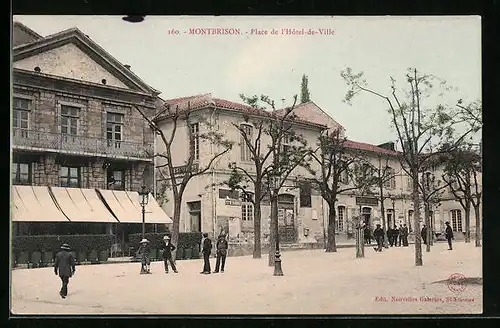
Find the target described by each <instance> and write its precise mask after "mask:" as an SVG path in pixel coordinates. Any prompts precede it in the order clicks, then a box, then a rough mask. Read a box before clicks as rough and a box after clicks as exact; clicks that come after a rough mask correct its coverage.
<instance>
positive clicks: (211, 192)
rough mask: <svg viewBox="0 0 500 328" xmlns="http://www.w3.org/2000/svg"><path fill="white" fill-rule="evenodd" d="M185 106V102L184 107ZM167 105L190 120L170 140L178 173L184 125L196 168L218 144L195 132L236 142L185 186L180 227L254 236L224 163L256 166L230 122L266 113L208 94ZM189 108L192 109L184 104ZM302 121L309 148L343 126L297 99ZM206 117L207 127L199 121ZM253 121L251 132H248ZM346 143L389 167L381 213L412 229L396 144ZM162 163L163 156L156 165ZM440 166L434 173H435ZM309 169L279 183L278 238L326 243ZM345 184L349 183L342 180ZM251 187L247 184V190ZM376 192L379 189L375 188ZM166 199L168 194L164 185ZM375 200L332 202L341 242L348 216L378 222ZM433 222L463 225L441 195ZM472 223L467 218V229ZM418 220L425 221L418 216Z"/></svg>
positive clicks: (183, 156) (265, 205)
mask: <svg viewBox="0 0 500 328" xmlns="http://www.w3.org/2000/svg"><path fill="white" fill-rule="evenodd" d="M188 103H189V106H188ZM166 104H168V105H170V106H171V107H177V106H178V107H179V109H180V110H189V111H190V112H191V114H190V117H191V119H190V122H189V123H190V125H191V126H187V123H186V121H185V120H180V121H179V122H178V124H177V127H176V129H177V130H176V133H175V138H174V141H173V144H172V148H171V150H172V153H173V154H175V155H176V156H175V157H174V158H173V164H174V166H175V170H176V171H177V172H182V170H183V169H185V163H186V161H187V158H188V156H189V138H188V131H189V130H188V129H191V132H193V133H194V134H195V139H194V143H195V163H197V164H198V165H199V166H198V167H206V165H207V164H208V163H209V161H210V160H211V158H212V157H213V155H214V154H216V153H218V151H219V150H220V149H217V147H216V146H214V145H212V144H210V143H209V142H208V141H206V140H202V139H200V138H199V137H197V135H198V134H203V133H207V132H209V131H210V129H214V130H215V131H219V132H221V131H223V132H224V137H225V138H226V139H228V140H232V141H233V142H234V143H235V146H234V147H233V149H232V150H231V151H230V152H228V153H227V154H226V155H225V156H223V157H221V158H220V159H219V160H217V161H216V162H215V163H214V164H213V165H212V166H211V168H210V169H209V170H208V171H207V172H206V173H205V174H202V175H199V176H196V177H194V178H193V179H192V180H191V181H190V183H189V184H188V186H187V188H186V190H185V193H184V196H183V202H182V205H181V220H180V230H181V231H203V232H208V233H209V234H211V235H212V236H213V235H217V234H218V233H219V232H220V231H221V230H225V231H228V232H229V237H230V240H231V241H232V242H239V243H252V240H253V229H254V228H253V207H252V204H251V202H248V201H245V197H242V195H240V194H239V193H238V192H231V190H230V189H229V188H228V187H227V185H226V186H225V185H224V182H225V181H227V180H228V178H229V176H230V173H231V170H230V169H229V167H228V166H229V163H232V162H236V163H238V165H240V166H242V167H244V168H245V169H247V170H248V171H249V172H251V171H252V170H253V169H254V166H253V165H252V162H250V161H249V160H248V158H247V157H248V156H246V152H245V151H244V148H245V146H244V145H243V146H242V144H241V136H240V133H239V131H238V130H237V129H236V127H235V126H234V124H236V125H240V124H248V122H246V119H245V117H248V116H255V117H261V118H262V117H263V115H264V114H263V113H259V111H256V110H254V109H249V107H248V106H245V105H242V104H239V103H235V102H231V101H227V100H224V99H218V98H215V97H212V95H211V94H205V95H198V96H192V97H183V98H176V99H170V100H166ZM188 108H189V109H188ZM294 113H295V114H296V115H297V117H298V118H299V121H298V122H297V123H296V124H295V126H294V129H295V131H296V132H297V133H300V134H302V135H303V136H304V137H305V138H306V140H307V142H308V144H309V145H315V144H316V142H317V137H318V135H319V133H321V131H323V130H325V129H340V130H341V131H342V133H344V132H345V128H344V127H342V126H341V125H340V124H339V123H338V122H336V121H335V120H334V119H332V118H331V117H330V116H329V115H327V114H326V113H325V112H324V111H323V110H322V109H321V108H319V107H318V106H317V105H316V104H315V103H314V102H308V103H305V104H300V105H298V106H297V107H296V108H295V109H294ZM204 122H208V123H209V124H204ZM158 125H159V126H160V128H161V129H162V130H163V131H164V133H165V134H166V135H167V136H169V135H170V133H171V132H172V128H173V125H172V121H171V120H170V119H168V118H165V119H161V120H159V121H158ZM253 128H254V127H252V126H251V124H250V125H249V126H248V129H253ZM347 145H348V147H349V148H351V149H353V150H356V151H357V152H361V153H362V154H364V156H366V160H367V161H369V162H371V164H372V165H373V166H374V167H383V168H385V167H389V169H390V170H391V171H392V172H393V178H392V179H390V180H388V181H387V182H386V183H384V188H383V194H384V207H385V216H386V219H387V222H388V224H389V225H390V226H394V225H400V224H408V225H409V227H410V230H412V226H413V221H412V217H413V209H412V202H411V199H410V193H411V180H410V179H409V178H408V176H407V175H406V174H405V172H404V170H402V168H401V164H400V163H399V161H398V159H397V158H396V155H397V152H396V150H395V148H394V144H393V143H386V144H383V145H379V146H376V145H371V144H367V143H361V142H355V141H352V140H348V141H347ZM156 150H157V152H159V153H162V152H163V151H164V145H163V143H162V142H161V140H158V141H157V148H156ZM162 164H164V163H163V162H162V161H161V159H160V158H158V159H157V162H156V164H155V165H157V166H159V165H162ZM440 172H441V171H439V170H438V169H436V172H433V174H435V175H437V176H438V175H439V174H440ZM308 174H309V173H308V172H307V171H305V170H304V169H303V168H297V169H296V170H295V171H294V172H293V174H292V175H291V176H290V179H289V181H287V182H286V183H285V187H283V188H281V190H280V194H279V214H278V216H279V223H280V235H281V237H280V238H281V241H282V242H283V243H289V244H316V245H320V244H322V243H323V240H324V236H325V234H326V227H327V220H328V205H327V203H326V202H325V201H324V200H323V198H322V197H321V195H320V194H319V192H318V191H316V190H314V189H311V188H310V187H307V184H302V183H299V184H298V183H296V182H297V181H300V180H301V179H304V178H307V177H308ZM157 177H158V182H157V183H158V184H159V185H161V184H163V183H165V177H162V176H161V175H160V174H157ZM343 180H344V182H343V183H344V184H349V183H350V182H349V180H348V178H347V177H345V179H343ZM251 188H252V187H250V188H249V189H250V190H249V191H252V190H251ZM373 189H376V188H373ZM166 192H167V198H168V199H172V195H171V194H170V193H169V191H168V188H167V191H166ZM379 198H380V197H379V196H378V195H377V191H375V194H374V195H370V196H367V195H364V196H360V195H357V193H356V192H354V191H353V192H347V193H344V194H341V195H339V197H338V202H337V222H336V230H337V233H338V237H337V240H338V241H341V242H342V241H345V240H347V239H349V238H350V236H351V235H352V233H353V225H352V219H353V218H354V217H357V216H358V215H360V212H361V215H362V217H363V218H364V219H365V220H366V222H367V223H368V224H369V225H370V226H371V227H373V226H374V225H375V224H377V223H382V220H381V210H380V199H379ZM164 208H165V210H166V212H167V213H172V212H173V201H169V202H167V203H166V204H165V206H164ZM432 217H433V226H434V230H435V231H436V232H438V233H439V232H442V231H443V230H444V228H443V225H444V221H448V220H449V221H450V222H452V221H453V222H455V223H454V224H453V227H454V229H455V230H456V231H462V230H463V229H464V228H463V227H464V223H463V222H464V221H463V220H464V216H463V210H462V209H461V207H460V205H459V204H458V203H457V202H456V201H454V200H453V199H450V198H449V197H448V198H447V197H444V198H443V200H442V202H441V206H437V205H436V208H434V209H433V213H432ZM269 220H270V205H269V200H268V199H264V200H263V201H262V227H261V231H262V241H263V244H265V243H266V242H267V238H268V235H269ZM473 221H474V220H473V219H472V220H471V225H472V227H473V226H474V222H473ZM421 222H423V221H421Z"/></svg>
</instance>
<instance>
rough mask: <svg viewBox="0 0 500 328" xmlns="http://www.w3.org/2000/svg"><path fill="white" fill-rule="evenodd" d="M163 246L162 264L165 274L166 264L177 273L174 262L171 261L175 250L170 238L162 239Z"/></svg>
mask: <svg viewBox="0 0 500 328" xmlns="http://www.w3.org/2000/svg"><path fill="white" fill-rule="evenodd" d="M163 241H164V242H165V245H164V246H163V248H162V256H163V264H164V265H165V273H168V262H170V265H171V266H172V270H174V272H175V273H177V268H176V267H175V263H174V260H173V259H172V252H173V251H174V250H175V246H174V244H172V243H171V242H170V237H169V236H165V237H163Z"/></svg>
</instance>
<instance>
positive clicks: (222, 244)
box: [214, 233, 228, 273]
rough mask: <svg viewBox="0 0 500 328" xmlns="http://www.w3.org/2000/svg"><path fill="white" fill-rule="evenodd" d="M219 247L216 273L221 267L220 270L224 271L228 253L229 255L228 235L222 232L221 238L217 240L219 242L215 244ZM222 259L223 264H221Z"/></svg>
mask: <svg viewBox="0 0 500 328" xmlns="http://www.w3.org/2000/svg"><path fill="white" fill-rule="evenodd" d="M215 247H216V249H217V262H216V263H215V271H214V273H218V272H219V267H220V269H221V270H220V271H221V272H222V273H224V266H225V265H226V255H227V248H228V247H227V240H226V235H225V234H224V233H222V234H221V235H220V236H219V239H218V240H217V244H216V245H215ZM221 261H222V266H220V264H221Z"/></svg>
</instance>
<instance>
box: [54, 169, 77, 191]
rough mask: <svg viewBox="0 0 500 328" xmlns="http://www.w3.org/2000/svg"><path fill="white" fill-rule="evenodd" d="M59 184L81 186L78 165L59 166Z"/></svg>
mask: <svg viewBox="0 0 500 328" xmlns="http://www.w3.org/2000/svg"><path fill="white" fill-rule="evenodd" d="M59 186H60V187H68V188H81V179H80V167H69V166H61V167H60V168H59Z"/></svg>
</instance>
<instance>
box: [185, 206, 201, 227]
mask: <svg viewBox="0 0 500 328" xmlns="http://www.w3.org/2000/svg"><path fill="white" fill-rule="evenodd" d="M187 205H188V209H189V222H190V224H191V226H190V228H191V230H190V231H191V232H201V228H202V227H201V202H200V201H198V202H188V203H187Z"/></svg>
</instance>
